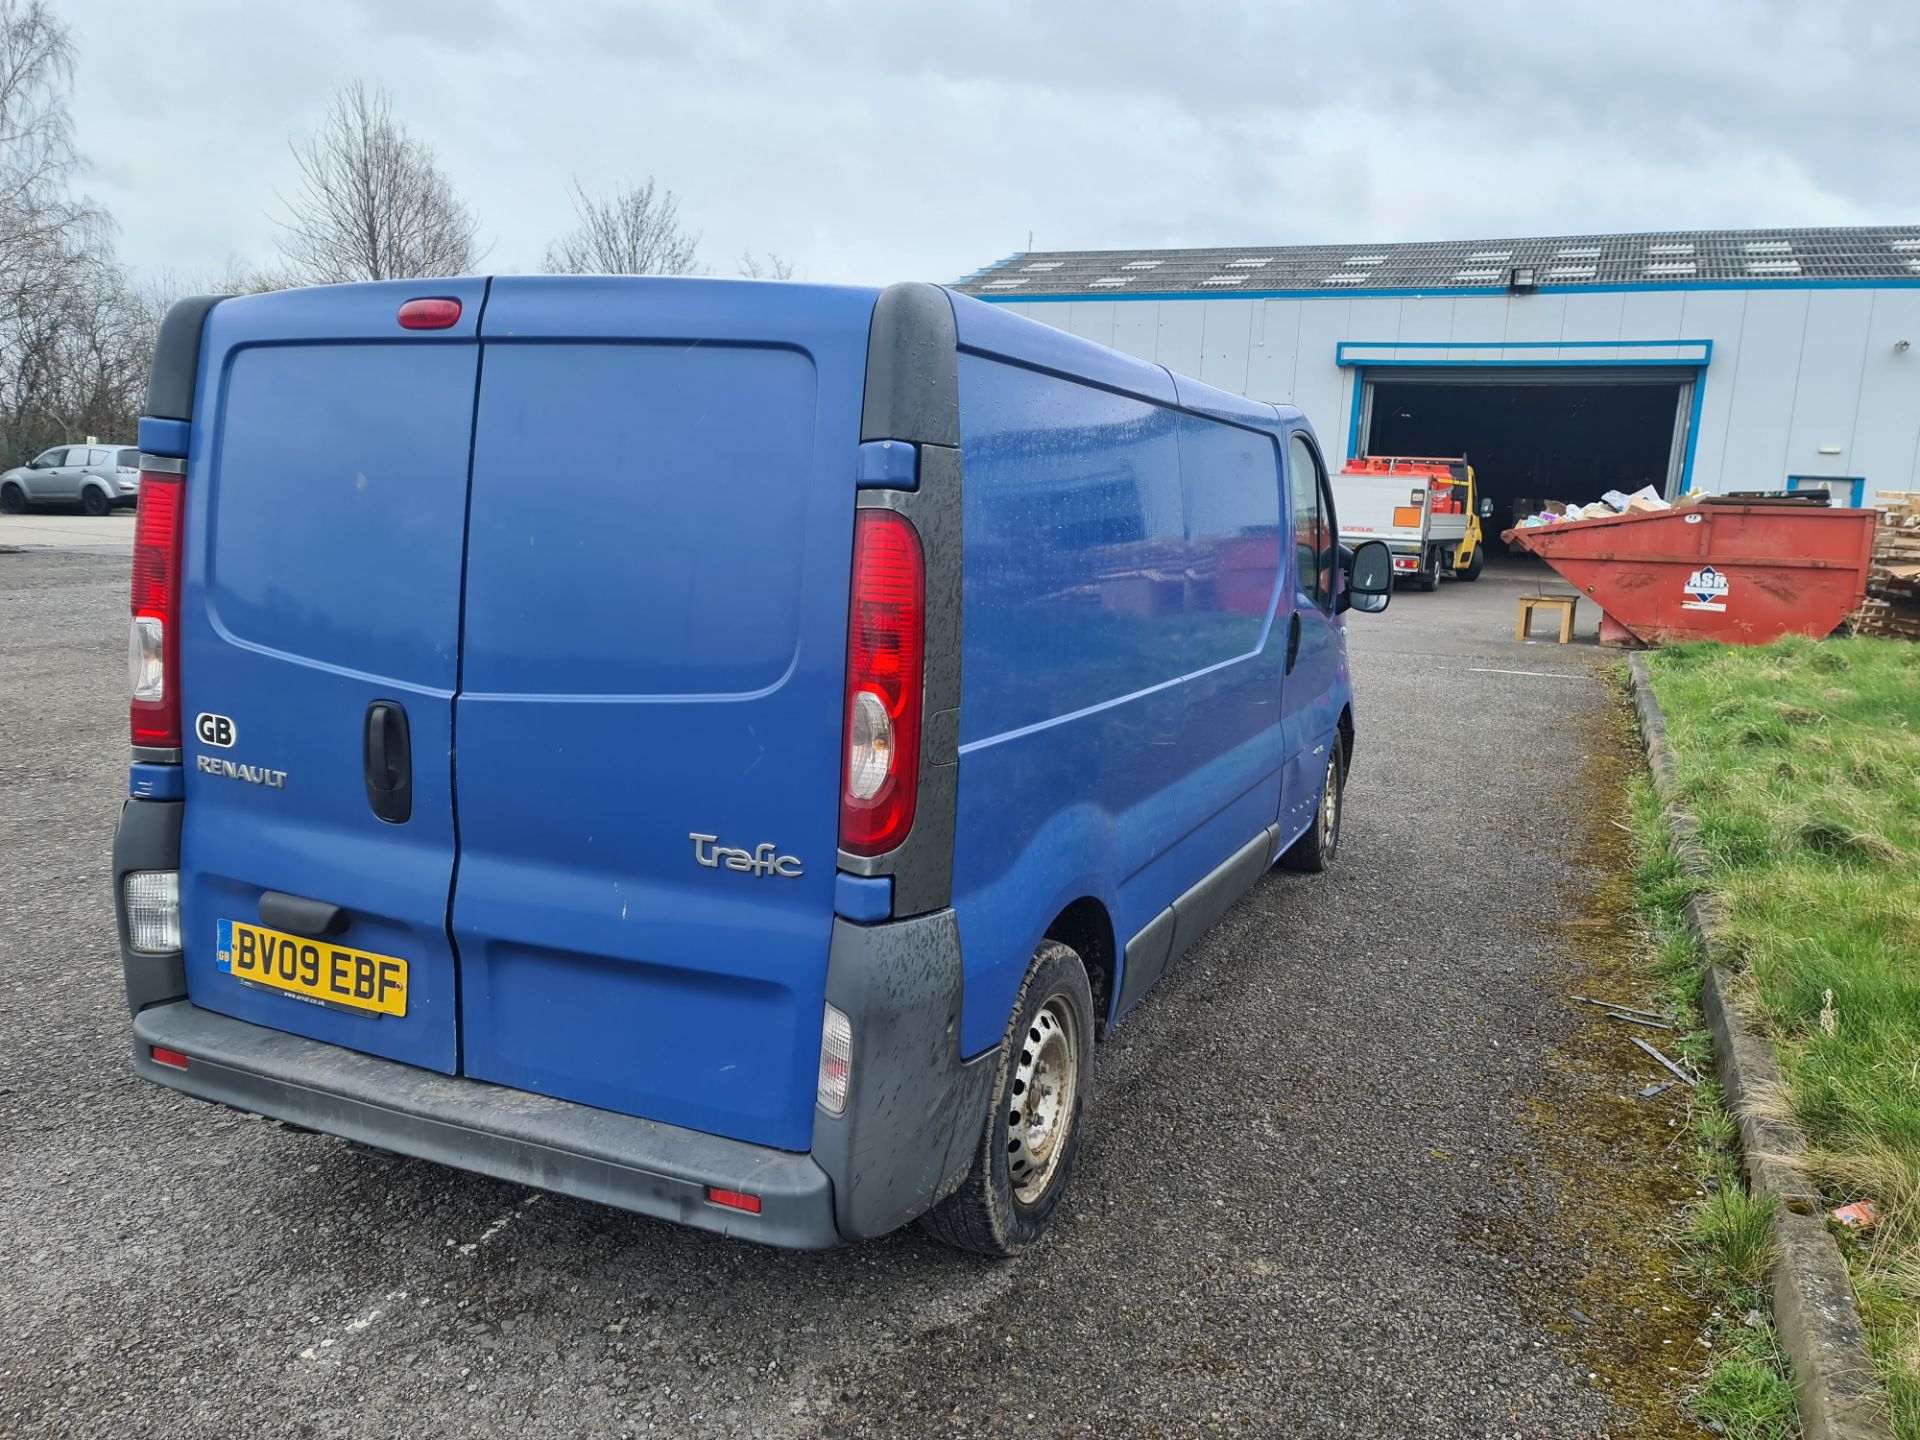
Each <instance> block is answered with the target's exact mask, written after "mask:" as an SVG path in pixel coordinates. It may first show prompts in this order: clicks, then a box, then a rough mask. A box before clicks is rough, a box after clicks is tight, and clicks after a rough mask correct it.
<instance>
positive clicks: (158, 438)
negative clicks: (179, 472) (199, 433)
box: [137, 415, 193, 459]
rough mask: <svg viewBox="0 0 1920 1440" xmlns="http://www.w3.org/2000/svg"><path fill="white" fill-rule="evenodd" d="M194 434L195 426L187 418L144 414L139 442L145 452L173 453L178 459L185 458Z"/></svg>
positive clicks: (156, 453) (141, 420) (152, 453)
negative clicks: (165, 417) (167, 418)
mask: <svg viewBox="0 0 1920 1440" xmlns="http://www.w3.org/2000/svg"><path fill="white" fill-rule="evenodd" d="M192 434H193V427H192V426H191V425H189V424H188V423H187V422H186V421H185V420H158V419H155V418H154V417H153V416H151V415H142V416H141V417H140V425H139V439H138V441H137V443H138V444H139V446H140V450H141V452H142V453H143V454H147V455H171V456H173V457H174V458H176V459H184V458H185V456H186V453H187V445H188V442H189V440H190V439H191V437H192Z"/></svg>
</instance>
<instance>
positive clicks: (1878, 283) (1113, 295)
mask: <svg viewBox="0 0 1920 1440" xmlns="http://www.w3.org/2000/svg"><path fill="white" fill-rule="evenodd" d="M1013 258H1014V259H1016V260H1017V259H1019V258H1020V257H1019V256H1017V255H1016V256H1014V257H1013ZM1003 263H1004V262H1003ZM994 269H995V267H993V266H989V267H988V268H987V269H986V270H982V271H981V272H980V274H979V275H968V276H965V277H963V278H962V279H961V280H958V281H955V282H954V283H955V284H964V283H966V282H967V281H970V280H977V279H979V278H980V276H982V275H987V274H990V273H992V272H993V270H994ZM1916 288H1920V276H1916V277H1915V278H1913V279H1911V280H1903V279H1891V278H1889V279H1884V280H1664V281H1659V282H1655V283H1651V284H1645V285H1640V284H1633V283H1626V284H1619V285H1542V286H1540V287H1538V289H1537V290H1533V291H1528V292H1525V293H1523V294H1520V295H1516V296H1515V297H1514V298H1515V299H1525V298H1526V296H1527V295H1529V294H1537V295H1617V294H1622V293H1626V292H1635V293H1637V292H1640V291H1649V292H1657V291H1662V290H1912V289H1916ZM1512 293H1513V292H1511V291H1509V290H1508V289H1507V287H1506V286H1504V285H1461V286H1450V287H1448V288H1447V289H1445V290H1419V289H1406V288H1402V289H1397V290H1369V289H1366V288H1365V287H1363V286H1358V285H1356V286H1355V287H1354V288H1353V289H1351V290H1344V289H1343V290H1231V289H1228V290H1138V291H1134V292H1133V293H1131V294H1128V293H1123V292H1121V291H1117V290H1088V291H1086V292H1084V293H1075V294H1072V295H1022V294H1020V293H1019V292H1018V291H1014V290H1001V291H996V292H995V293H994V294H992V295H976V296H974V297H973V298H974V299H976V300H985V301H986V302H987V303H988V304H990V305H1060V304H1066V303H1069V302H1072V301H1080V302H1082V303H1085V302H1087V301H1090V300H1339V299H1344V298H1348V297H1351V296H1354V295H1367V296H1375V297H1378V296H1387V295H1392V296H1399V297H1401V298H1403V299H1423V300H1450V299H1452V298H1454V297H1455V296H1459V295H1508V294H1512Z"/></svg>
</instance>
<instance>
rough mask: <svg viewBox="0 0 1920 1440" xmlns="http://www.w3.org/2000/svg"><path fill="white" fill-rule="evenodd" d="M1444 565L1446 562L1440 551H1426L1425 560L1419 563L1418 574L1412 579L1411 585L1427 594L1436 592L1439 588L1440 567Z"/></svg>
mask: <svg viewBox="0 0 1920 1440" xmlns="http://www.w3.org/2000/svg"><path fill="white" fill-rule="evenodd" d="M1444 564H1446V560H1445V558H1444V556H1443V554H1442V552H1441V551H1440V550H1438V549H1434V550H1430V551H1428V552H1427V556H1426V559H1425V560H1424V561H1423V562H1422V563H1421V566H1420V571H1419V573H1418V574H1417V575H1415V576H1414V578H1413V583H1414V584H1415V585H1417V586H1419V587H1420V588H1421V589H1422V590H1425V591H1427V592H1428V593H1432V592H1433V591H1435V590H1438V589H1439V588H1440V567H1441V566H1442V565H1444Z"/></svg>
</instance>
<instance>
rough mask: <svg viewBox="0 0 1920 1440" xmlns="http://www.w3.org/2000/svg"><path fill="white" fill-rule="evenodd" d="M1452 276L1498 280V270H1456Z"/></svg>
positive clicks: (1467, 278) (1458, 278) (1459, 278)
mask: <svg viewBox="0 0 1920 1440" xmlns="http://www.w3.org/2000/svg"><path fill="white" fill-rule="evenodd" d="M1453 278H1454V279H1456V280H1498V279H1499V278H1500V272H1499V271H1498V270H1456V271H1455V272H1454V275H1453Z"/></svg>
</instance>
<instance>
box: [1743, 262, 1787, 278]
mask: <svg viewBox="0 0 1920 1440" xmlns="http://www.w3.org/2000/svg"><path fill="white" fill-rule="evenodd" d="M1747 271H1748V273H1749V274H1753V275H1798V274H1799V273H1800V262H1799V261H1798V260H1749V261H1748V262H1747Z"/></svg>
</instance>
